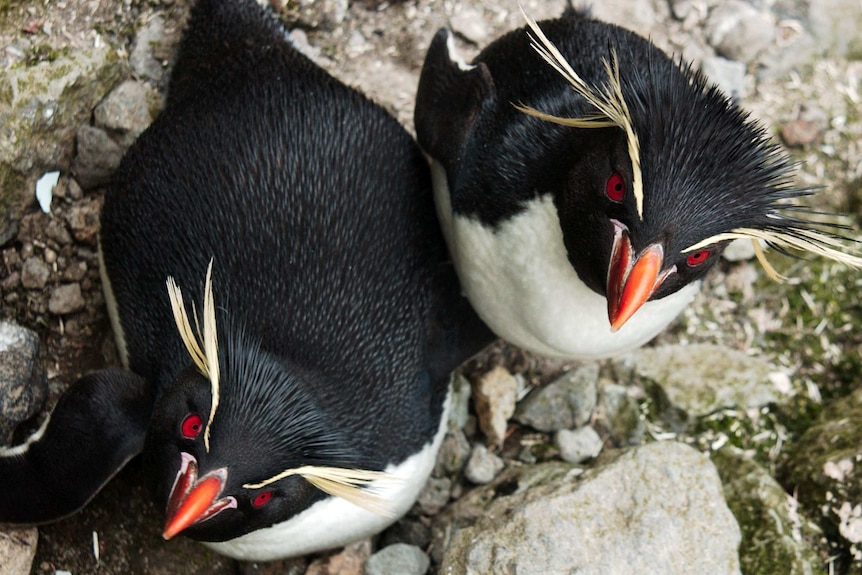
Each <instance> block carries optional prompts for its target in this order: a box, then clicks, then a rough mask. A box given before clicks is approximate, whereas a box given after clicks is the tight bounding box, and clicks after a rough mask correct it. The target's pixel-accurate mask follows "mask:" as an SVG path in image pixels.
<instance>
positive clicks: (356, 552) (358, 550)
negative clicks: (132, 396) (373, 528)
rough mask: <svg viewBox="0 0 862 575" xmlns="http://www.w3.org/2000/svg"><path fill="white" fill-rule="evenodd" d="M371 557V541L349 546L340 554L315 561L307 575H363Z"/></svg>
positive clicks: (309, 567)
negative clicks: (365, 565)
mask: <svg viewBox="0 0 862 575" xmlns="http://www.w3.org/2000/svg"><path fill="white" fill-rule="evenodd" d="M370 556H371V540H369V539H365V540H363V541H359V542H357V543H353V544H351V545H348V546H347V547H345V548H344V549H342V550H341V551H340V552H338V553H335V554H333V555H330V556H328V557H322V558H320V559H315V560H314V561H312V562H311V565H309V566H308V570H307V571H306V572H305V575H362V565H363V564H364V563H365V561H367V560H368V557H370Z"/></svg>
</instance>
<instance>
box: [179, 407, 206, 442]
mask: <svg viewBox="0 0 862 575" xmlns="http://www.w3.org/2000/svg"><path fill="white" fill-rule="evenodd" d="M203 425H204V422H203V420H202V419H201V416H200V415H198V414H197V413H190V414H188V415H187V416H186V418H185V419H184V420H183V425H182V432H183V437H185V438H186V439H194V438H195V437H197V436H198V434H199V433H200V432H201V429H202V428H203Z"/></svg>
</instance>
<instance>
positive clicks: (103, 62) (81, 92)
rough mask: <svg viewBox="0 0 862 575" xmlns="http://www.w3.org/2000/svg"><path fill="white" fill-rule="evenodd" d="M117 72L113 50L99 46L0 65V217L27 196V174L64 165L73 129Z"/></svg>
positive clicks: (120, 65)
mask: <svg viewBox="0 0 862 575" xmlns="http://www.w3.org/2000/svg"><path fill="white" fill-rule="evenodd" d="M123 73H124V68H123V63H122V61H121V60H120V59H119V58H118V57H117V54H116V52H114V51H113V50H112V49H110V48H108V47H106V46H104V45H103V46H102V47H100V48H91V49H85V50H72V51H70V52H69V54H68V55H61V56H60V57H58V58H56V59H55V60H53V61H51V62H47V61H46V62H40V63H39V64H36V65H34V66H19V67H14V68H8V67H7V68H0V126H3V129H2V130H0V189H2V190H3V193H2V194H0V216H2V215H3V213H4V212H5V211H6V210H7V209H9V208H10V206H13V205H26V204H27V203H29V202H30V201H31V194H32V190H31V189H30V188H29V187H28V186H27V185H26V182H27V180H26V178H27V176H36V175H39V174H41V173H44V172H46V171H50V170H56V169H58V168H59V169H61V170H65V169H67V168H68V166H69V161H70V159H71V157H72V151H73V147H74V137H75V130H76V129H77V127H78V126H79V125H81V124H82V123H84V122H88V121H89V118H90V115H91V114H92V110H93V107H94V106H95V105H96V103H97V102H98V101H99V100H101V99H102V97H104V95H105V94H106V93H107V92H108V91H109V90H110V89H111V88H112V87H113V86H114V85H115V84H116V83H117V82H118V81H119V79H120V77H121V76H122V75H123Z"/></svg>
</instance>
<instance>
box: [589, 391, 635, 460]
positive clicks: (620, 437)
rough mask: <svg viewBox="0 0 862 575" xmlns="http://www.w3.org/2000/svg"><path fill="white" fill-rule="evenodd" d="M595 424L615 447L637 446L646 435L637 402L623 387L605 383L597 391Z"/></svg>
mask: <svg viewBox="0 0 862 575" xmlns="http://www.w3.org/2000/svg"><path fill="white" fill-rule="evenodd" d="M596 423H597V424H598V425H599V426H601V428H603V429H604V430H605V431H606V432H607V435H608V437H609V438H610V440H611V443H613V445H616V446H617V447H621V446H624V445H638V444H639V443H640V442H641V441H643V436H644V433H646V424H645V423H644V422H643V418H642V417H641V412H640V408H639V407H638V403H637V401H636V400H635V399H634V398H633V397H631V396H630V395H629V392H628V389H626V387H625V386H622V385H617V384H615V383H606V384H604V385H602V386H601V387H600V389H599V402H598V408H597V409H596Z"/></svg>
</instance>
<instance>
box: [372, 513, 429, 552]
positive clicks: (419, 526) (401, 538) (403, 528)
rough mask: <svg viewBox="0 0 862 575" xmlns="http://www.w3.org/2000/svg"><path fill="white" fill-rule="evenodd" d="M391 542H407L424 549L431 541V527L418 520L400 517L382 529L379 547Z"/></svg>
mask: <svg viewBox="0 0 862 575" xmlns="http://www.w3.org/2000/svg"><path fill="white" fill-rule="evenodd" d="M393 543H407V544H408V545H413V546H415V547H419V548H420V549H425V548H427V547H428V545H429V544H430V543H431V529H430V528H429V527H428V526H426V525H424V524H423V523H422V522H420V521H414V520H411V519H402V520H400V521H398V522H397V523H395V525H393V526H392V527H390V528H389V529H387V530H386V531H384V532H383V535H382V536H381V537H380V541H379V545H380V546H381V547H386V546H387V545H392V544H393Z"/></svg>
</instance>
